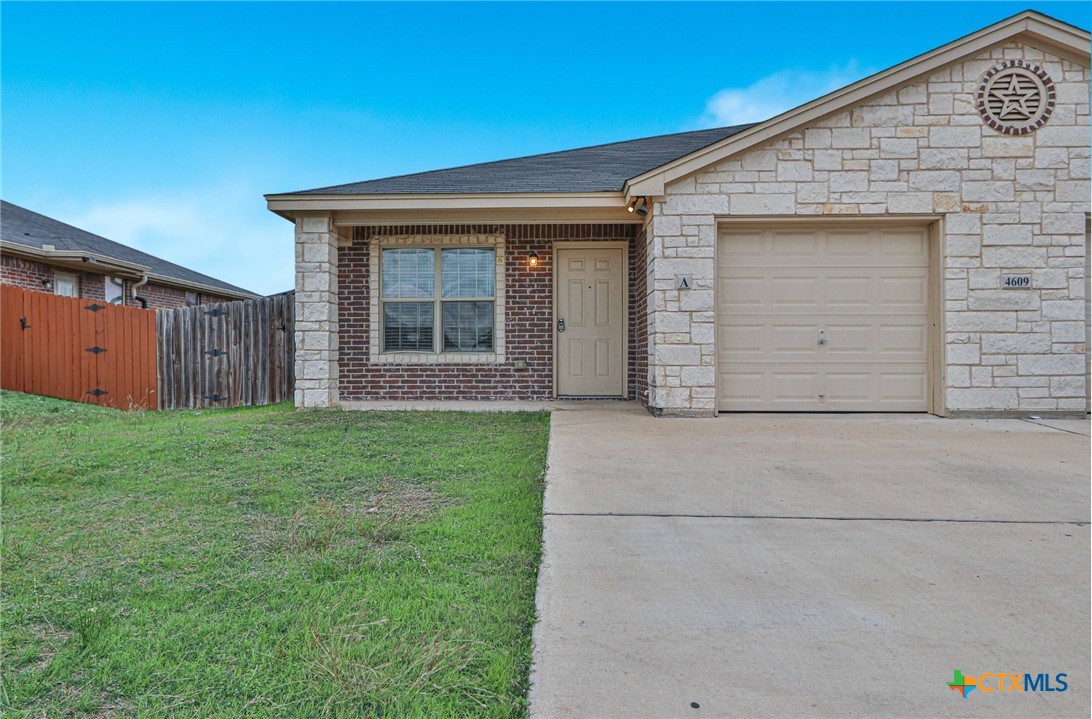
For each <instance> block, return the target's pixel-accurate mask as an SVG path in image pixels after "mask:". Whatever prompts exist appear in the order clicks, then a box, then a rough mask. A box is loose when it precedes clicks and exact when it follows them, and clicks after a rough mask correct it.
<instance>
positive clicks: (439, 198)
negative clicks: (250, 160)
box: [266, 192, 625, 213]
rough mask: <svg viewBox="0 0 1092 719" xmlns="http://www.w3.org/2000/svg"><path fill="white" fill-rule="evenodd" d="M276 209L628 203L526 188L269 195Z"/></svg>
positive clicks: (616, 197) (614, 196)
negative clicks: (501, 190)
mask: <svg viewBox="0 0 1092 719" xmlns="http://www.w3.org/2000/svg"><path fill="white" fill-rule="evenodd" d="M266 203H267V204H268V207H269V209H270V210H272V211H273V212H277V213H280V212H301V211H302V212H308V211H318V212H337V211H342V210H365V211H366V210H444V209H502V208H537V207H542V208H592V207H606V208H617V207H621V208H624V207H625V199H624V198H623V196H622V193H621V192H526V193H523V192H521V193H514V192H513V193H490V194H486V193H480V194H479V193H466V194H447V195H438V194H437V195H433V194H413V195H410V194H397V195H266Z"/></svg>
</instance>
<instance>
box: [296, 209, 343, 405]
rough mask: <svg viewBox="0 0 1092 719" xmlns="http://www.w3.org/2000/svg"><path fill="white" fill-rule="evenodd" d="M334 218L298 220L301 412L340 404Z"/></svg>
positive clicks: (298, 382) (298, 387) (298, 391)
mask: <svg viewBox="0 0 1092 719" xmlns="http://www.w3.org/2000/svg"><path fill="white" fill-rule="evenodd" d="M338 241H339V234H338V231H337V229H336V228H335V227H334V224H333V219H332V217H330V216H329V215H324V216H319V217H302V218H300V219H298V220H296V308H295V309H296V338H295V339H296V367H295V369H296V408H297V409H304V408H313V407H335V406H337V403H338V311H337V257H338Z"/></svg>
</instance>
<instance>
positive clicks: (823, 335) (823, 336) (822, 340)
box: [819, 330, 827, 345]
mask: <svg viewBox="0 0 1092 719" xmlns="http://www.w3.org/2000/svg"><path fill="white" fill-rule="evenodd" d="M826 343H827V338H826V330H819V344H821V345H825V344H826Z"/></svg>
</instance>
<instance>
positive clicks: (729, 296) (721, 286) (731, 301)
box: [717, 277, 769, 308]
mask: <svg viewBox="0 0 1092 719" xmlns="http://www.w3.org/2000/svg"><path fill="white" fill-rule="evenodd" d="M717 295H718V296H719V298H720V300H719V301H720V303H721V304H722V305H726V306H737V307H740V308H745V307H751V308H761V307H765V306H766V305H767V304H768V303H769V299H768V297H769V287H768V284H767V283H766V282H765V281H764V280H763V279H762V278H760V277H722V278H720V280H719V281H718V282H717Z"/></svg>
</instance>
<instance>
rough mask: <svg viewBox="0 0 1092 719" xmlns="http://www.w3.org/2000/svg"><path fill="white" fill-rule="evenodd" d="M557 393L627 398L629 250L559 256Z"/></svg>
mask: <svg viewBox="0 0 1092 719" xmlns="http://www.w3.org/2000/svg"><path fill="white" fill-rule="evenodd" d="M556 261H557V312H556V316H555V318H554V331H555V332H556V335H557V393H558V395H559V396H562V397H623V396H625V393H626V389H625V388H626V383H625V361H624V360H625V324H626V313H625V286H626V285H625V277H626V250H625V249H624V248H621V247H604V248H584V247H581V248H564V247H560V248H557V250H556Z"/></svg>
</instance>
